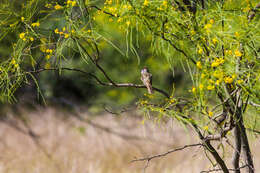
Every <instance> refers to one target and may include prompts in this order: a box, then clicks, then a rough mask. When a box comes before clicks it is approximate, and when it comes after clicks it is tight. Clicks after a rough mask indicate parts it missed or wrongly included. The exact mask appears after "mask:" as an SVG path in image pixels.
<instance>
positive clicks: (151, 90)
mask: <svg viewBox="0 0 260 173" xmlns="http://www.w3.org/2000/svg"><path fill="white" fill-rule="evenodd" d="M147 90H148V93H149V94H152V93H153V87H152V85H148V86H147Z"/></svg>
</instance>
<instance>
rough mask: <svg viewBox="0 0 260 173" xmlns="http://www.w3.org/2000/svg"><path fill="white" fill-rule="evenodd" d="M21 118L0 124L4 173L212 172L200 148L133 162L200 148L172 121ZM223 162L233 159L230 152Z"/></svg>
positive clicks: (259, 165)
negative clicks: (145, 158)
mask: <svg viewBox="0 0 260 173" xmlns="http://www.w3.org/2000/svg"><path fill="white" fill-rule="evenodd" d="M22 114H23V116H24V119H23V121H17V120H15V118H13V117H14V116H13V115H11V114H10V115H9V118H10V119H11V120H8V121H7V122H6V121H5V122H2V123H0V139H1V142H0V153H1V154H0V173H141V172H143V171H145V172H146V173H175V172H176V173H180V172H184V173H186V172H187V173H198V172H200V171H203V170H209V169H212V166H211V163H210V162H209V161H208V159H207V158H206V154H205V152H204V150H203V148H201V147H199V146H196V147H192V148H187V149H184V150H182V151H177V152H174V153H171V154H168V155H167V156H165V157H162V158H156V159H154V160H151V161H150V162H149V163H148V164H147V162H131V161H132V160H134V159H136V158H142V157H146V156H151V155H154V154H160V153H164V152H167V151H168V150H170V149H174V148H178V147H182V146H184V145H188V144H193V143H198V141H199V140H198V139H197V137H196V136H195V135H194V134H193V133H192V132H191V130H190V129H189V128H186V129H185V128H183V126H182V125H178V124H176V123H174V121H172V120H171V121H168V122H165V123H163V124H162V123H156V122H153V121H151V120H145V121H143V117H141V116H137V115H136V114H135V113H132V114H131V113H127V114H122V115H112V114H109V113H106V114H104V115H102V116H94V115H90V114H89V113H87V112H83V113H80V115H81V116H82V117H83V118H86V119H87V120H85V121H83V120H82V119H81V120H80V119H78V118H76V117H74V116H68V115H69V113H65V112H63V111H57V110H55V109H53V108H38V109H37V110H34V111H23V112H22ZM249 138H250V140H251V141H250V142H251V143H250V145H251V148H252V153H253V155H254V163H255V167H256V172H260V140H259V138H258V139H256V138H253V137H252V135H251V136H249ZM231 142H232V141H231ZM223 144H224V147H225V148H227V146H228V145H227V144H226V143H225V142H223ZM215 145H218V144H215ZM219 150H220V151H221V147H220V149H219ZM225 158H226V160H227V161H228V160H230V158H231V153H230V152H229V150H228V149H227V150H226V152H225ZM229 165H230V163H229ZM145 167H146V168H145ZM144 168H145V169H144Z"/></svg>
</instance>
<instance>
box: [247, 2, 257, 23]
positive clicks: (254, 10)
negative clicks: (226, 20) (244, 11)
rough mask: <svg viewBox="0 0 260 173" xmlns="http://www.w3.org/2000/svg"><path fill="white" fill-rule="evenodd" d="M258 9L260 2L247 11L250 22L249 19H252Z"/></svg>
mask: <svg viewBox="0 0 260 173" xmlns="http://www.w3.org/2000/svg"><path fill="white" fill-rule="evenodd" d="M259 9H260V3H258V4H257V5H256V6H255V8H254V9H251V10H250V11H249V13H248V16H247V18H248V21H249V22H251V20H253V19H254V17H255V15H256V13H257V12H259Z"/></svg>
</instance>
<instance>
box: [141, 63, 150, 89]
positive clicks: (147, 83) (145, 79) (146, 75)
mask: <svg viewBox="0 0 260 173" xmlns="http://www.w3.org/2000/svg"><path fill="white" fill-rule="evenodd" d="M141 80H142V81H143V83H144V85H145V86H146V88H147V90H148V93H149V94H152V93H153V87H152V74H151V73H149V70H148V68H147V67H144V68H143V69H142V70H141Z"/></svg>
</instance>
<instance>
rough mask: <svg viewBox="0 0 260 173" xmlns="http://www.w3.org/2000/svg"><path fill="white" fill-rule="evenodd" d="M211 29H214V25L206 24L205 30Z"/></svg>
mask: <svg viewBox="0 0 260 173" xmlns="http://www.w3.org/2000/svg"><path fill="white" fill-rule="evenodd" d="M211 27H212V24H206V25H205V26H204V28H205V29H206V30H209V29H210V28H211Z"/></svg>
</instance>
